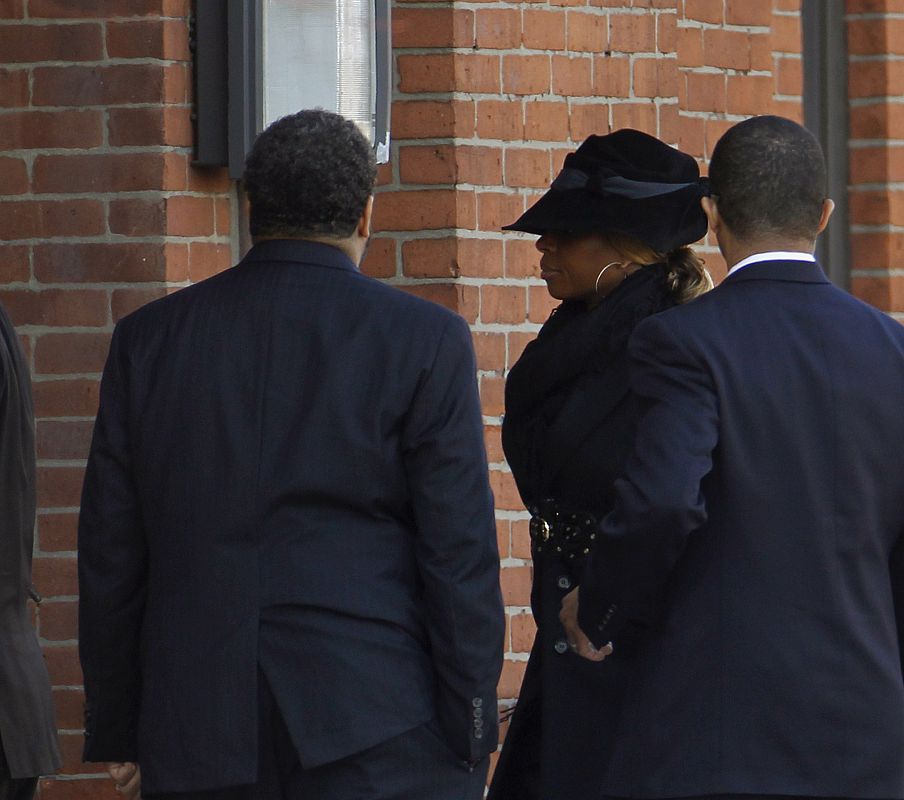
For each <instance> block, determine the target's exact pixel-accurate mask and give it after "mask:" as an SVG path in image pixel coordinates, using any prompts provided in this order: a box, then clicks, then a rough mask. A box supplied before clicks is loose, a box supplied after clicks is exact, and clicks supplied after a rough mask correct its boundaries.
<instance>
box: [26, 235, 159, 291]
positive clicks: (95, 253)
mask: <svg viewBox="0 0 904 800" xmlns="http://www.w3.org/2000/svg"><path fill="white" fill-rule="evenodd" d="M163 248H164V246H163V245H162V244H157V243H145V242H124V243H115V244H114V243H71V244H40V245H35V247H34V272H35V277H36V278H37V279H38V280H39V281H41V282H42V283H83V282H87V283H100V282H110V283H131V282H143V281H161V280H165V279H166V277H167V276H166V261H165V259H164V249H163Z"/></svg>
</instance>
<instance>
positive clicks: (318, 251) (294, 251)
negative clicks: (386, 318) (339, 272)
mask: <svg viewBox="0 0 904 800" xmlns="http://www.w3.org/2000/svg"><path fill="white" fill-rule="evenodd" d="M258 261H269V262H273V261H292V262H295V263H303V264H313V265H315V266H321V267H330V268H332V269H350V270H354V271H355V272H357V271H358V268H357V267H356V266H355V263H354V262H353V261H352V260H351V259H350V258H349V257H348V256H347V255H345V253H343V252H342V251H341V250H340V249H339V248H338V247H332V246H331V245H328V244H322V243H321V242H310V241H307V240H305V239H267V240H265V241H262V242H258V243H257V244H255V245H254V246H253V247H252V248H251V249H250V250H249V251H248V253H247V255H246V256H245V257H244V258H243V259H242V263H243V264H248V263H253V262H258Z"/></svg>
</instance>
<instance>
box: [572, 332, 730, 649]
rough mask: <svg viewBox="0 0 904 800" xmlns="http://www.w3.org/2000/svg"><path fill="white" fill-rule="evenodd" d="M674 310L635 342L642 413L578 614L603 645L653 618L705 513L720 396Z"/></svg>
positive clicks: (634, 370)
mask: <svg viewBox="0 0 904 800" xmlns="http://www.w3.org/2000/svg"><path fill="white" fill-rule="evenodd" d="M667 318H668V315H667V314H666V315H662V316H654V317H650V318H649V319H647V320H645V321H644V322H643V323H641V325H639V326H638V327H637V329H636V331H635V333H634V335H633V337H632V340H631V343H630V345H629V353H630V358H631V388H632V389H633V391H634V392H635V394H636V395H637V398H638V401H639V405H640V412H641V416H640V420H639V423H638V428H637V434H636V438H635V443H634V448H633V452H632V454H631V456H630V457H629V458H628V461H627V463H626V465H625V468H624V471H623V474H622V476H621V477H620V478H619V479H618V480H616V482H615V490H616V502H615V505H614V508H613V510H612V512H611V513H610V514H608V515H607V516H606V517H605V518H604V519H603V521H602V522H601V524H600V530H599V534H598V536H597V542H596V545H595V546H594V549H593V552H592V553H591V556H590V559H589V561H588V564H587V568H586V573H585V575H584V579H583V581H582V582H581V587H580V595H579V597H580V604H579V612H578V622H579V624H580V626H581V628H582V630H584V632H585V633H586V634H587V635H588V636H589V637H590V639H591V641H593V642H594V643H595V644H597V645H598V646H599V645H602V644H604V643H606V642H608V641H616V640H617V639H618V636H619V634H620V633H622V634H625V635H628V634H629V633H630V632H636V631H637V630H638V629H643V628H647V627H649V626H650V625H652V624H653V623H654V621H655V618H656V616H657V612H658V609H659V604H660V599H661V595H662V590H663V587H664V585H665V583H666V581H667V580H668V578H669V576H670V574H671V572H672V570H673V568H674V567H675V564H676V562H677V561H678V558H679V556H680V555H681V553H682V551H683V549H684V546H685V543H686V541H687V537H688V536H689V535H690V534H691V533H692V532H693V531H694V530H696V529H697V528H699V527H700V526H701V525H702V524H703V523H704V522H705V521H706V504H705V498H704V497H703V493H702V490H701V483H702V481H703V479H704V477H705V476H706V475H707V474H708V473H709V472H710V470H711V469H712V458H713V455H712V454H713V450H714V449H715V447H716V444H717V442H718V436H719V407H718V398H717V395H716V391H715V387H714V385H713V381H712V377H711V375H710V373H709V371H708V370H707V369H706V367H705V365H704V364H702V363H700V360H699V359H698V358H695V357H694V356H693V355H691V354H690V353H689V352H688V351H687V349H686V347H685V346H684V345H683V344H682V342H680V341H679V340H678V338H677V337H676V335H675V334H674V332H673V330H672V329H671V327H670V325H669V323H668V320H667Z"/></svg>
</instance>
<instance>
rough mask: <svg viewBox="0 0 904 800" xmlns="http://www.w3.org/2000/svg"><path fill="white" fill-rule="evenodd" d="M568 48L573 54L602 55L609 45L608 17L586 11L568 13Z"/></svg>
mask: <svg viewBox="0 0 904 800" xmlns="http://www.w3.org/2000/svg"><path fill="white" fill-rule="evenodd" d="M566 19H567V39H566V47H567V48H568V49H569V50H570V51H571V52H578V53H581V52H584V53H601V52H603V51H604V50H605V49H606V47H607V46H608V44H609V31H608V25H607V21H608V17H606V16H604V15H602V14H593V13H588V12H584V11H568V12H567V14H566Z"/></svg>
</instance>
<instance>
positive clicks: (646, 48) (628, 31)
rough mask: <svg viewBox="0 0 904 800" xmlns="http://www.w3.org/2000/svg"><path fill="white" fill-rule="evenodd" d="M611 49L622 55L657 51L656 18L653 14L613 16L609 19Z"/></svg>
mask: <svg viewBox="0 0 904 800" xmlns="http://www.w3.org/2000/svg"><path fill="white" fill-rule="evenodd" d="M609 49H610V50H614V51H617V52H620V53H652V52H654V51H655V50H656V18H655V17H654V16H653V15H652V14H643V15H637V14H613V15H612V16H610V17H609Z"/></svg>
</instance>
